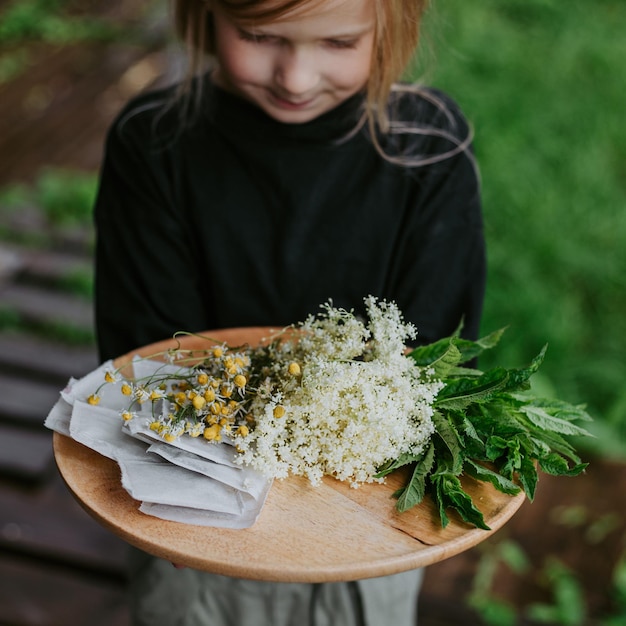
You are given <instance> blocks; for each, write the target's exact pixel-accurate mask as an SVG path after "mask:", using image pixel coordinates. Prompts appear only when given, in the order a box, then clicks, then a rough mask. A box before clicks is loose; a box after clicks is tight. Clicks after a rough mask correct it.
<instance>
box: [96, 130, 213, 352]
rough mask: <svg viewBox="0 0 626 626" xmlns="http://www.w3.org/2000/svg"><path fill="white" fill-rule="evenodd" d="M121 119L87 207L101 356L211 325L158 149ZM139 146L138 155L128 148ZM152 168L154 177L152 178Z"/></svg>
mask: <svg viewBox="0 0 626 626" xmlns="http://www.w3.org/2000/svg"><path fill="white" fill-rule="evenodd" d="M140 131H141V129H137V128H133V127H132V126H131V124H130V123H128V124H122V123H121V122H120V123H119V124H117V125H116V126H114V127H113V128H112V130H111V132H110V133H109V136H108V140H107V146H106V156H105V161H104V165H103V171H102V175H101V183H100V189H99V195H98V198H97V202H96V208H95V221H96V231H97V248H96V294H95V301H96V327H97V336H98V346H99V350H100V356H101V358H102V359H107V358H111V357H115V356H118V355H120V354H123V353H125V352H127V351H129V350H132V349H134V348H136V347H138V346H140V345H144V344H147V343H150V342H153V341H157V340H160V339H164V338H167V337H168V336H171V335H172V334H173V333H174V332H176V331H178V330H187V331H196V330H203V329H205V328H207V327H210V326H211V319H210V317H209V315H208V313H207V309H206V304H205V303H204V302H203V299H202V298H203V294H204V293H205V291H204V290H203V289H201V286H200V285H199V284H198V283H199V277H200V275H201V274H200V273H199V272H198V271H197V270H196V268H195V262H196V261H195V252H194V240H193V237H191V236H190V228H191V225H190V224H189V221H188V220H186V216H185V214H184V210H183V208H182V207H180V206H178V205H177V203H176V202H175V201H174V199H173V197H172V191H171V189H172V187H173V184H174V181H173V180H172V178H173V173H171V174H170V173H169V172H168V171H167V163H166V162H165V163H164V162H163V159H164V156H163V155H164V152H163V151H160V150H158V149H157V148H155V149H154V150H149V149H147V148H146V145H149V137H150V136H149V134H147V133H146V136H145V138H142V139H143V144H142V143H141V141H139V140H138V138H137V137H134V136H133V133H135V134H136V133H138V132H140ZM137 145H141V147H142V150H141V152H140V151H139V150H137V149H136V148H135V146H137ZM157 173H158V175H157Z"/></svg>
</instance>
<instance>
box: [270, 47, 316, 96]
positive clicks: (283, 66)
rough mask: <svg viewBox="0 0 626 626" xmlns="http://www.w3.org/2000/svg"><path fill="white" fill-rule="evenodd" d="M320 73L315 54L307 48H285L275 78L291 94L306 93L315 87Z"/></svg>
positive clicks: (277, 65)
mask: <svg viewBox="0 0 626 626" xmlns="http://www.w3.org/2000/svg"><path fill="white" fill-rule="evenodd" d="M319 78H320V74H319V71H318V68H317V67H316V64H315V60H314V58H313V55H311V54H307V51H305V50H297V49H295V50H285V51H284V52H283V54H282V55H281V57H280V59H278V62H277V64H276V68H275V76H274V79H275V81H276V83H277V84H278V85H279V86H280V87H281V89H283V91H285V92H286V93H288V94H290V95H294V96H297V95H304V94H306V93H308V92H310V91H311V90H312V89H314V88H315V87H316V86H317V84H318V82H319Z"/></svg>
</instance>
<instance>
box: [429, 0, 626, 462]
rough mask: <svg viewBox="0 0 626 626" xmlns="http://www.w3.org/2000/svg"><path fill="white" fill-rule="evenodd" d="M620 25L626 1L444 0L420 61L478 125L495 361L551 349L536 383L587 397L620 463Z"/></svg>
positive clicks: (623, 40)
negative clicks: (500, 331) (497, 336)
mask: <svg viewBox="0 0 626 626" xmlns="http://www.w3.org/2000/svg"><path fill="white" fill-rule="evenodd" d="M624 24H626V3H624V2H623V1H622V0H595V2H593V3H590V2H589V1H588V0H570V1H569V2H562V1H561V0H523V1H522V0H483V1H482V2H480V3H468V2H465V1H464V0H440V1H439V2H438V3H435V4H434V6H433V9H432V10H431V14H430V15H429V19H428V21H427V24H426V32H427V33H428V34H427V37H428V39H429V41H430V45H428V46H427V47H426V48H425V59H426V60H425V61H424V62H423V63H422V67H425V68H426V69H427V70H428V73H427V74H426V80H427V82H429V83H430V84H434V85H436V86H437V87H440V88H442V89H444V90H445V91H447V92H448V93H450V94H451V95H452V96H453V97H455V99H457V101H459V102H460V104H461V106H462V108H463V109H464V111H465V113H466V115H467V117H468V118H469V119H470V121H471V122H472V124H473V126H474V127H475V131H476V141H475V147H476V152H477V156H478V159H479V163H480V167H481V173H482V179H483V197H484V214H485V222H486V234H487V241H488V247H489V284H488V291H487V298H486V303H485V315H484V323H483V327H484V331H485V332H488V331H489V330H493V329H495V328H499V327H501V326H504V325H507V324H508V325H509V327H510V328H509V331H508V333H507V341H506V342H504V343H503V349H502V350H499V351H498V354H497V355H496V358H497V359H498V360H499V361H500V362H504V363H506V364H507V365H518V364H522V363H525V362H527V361H529V360H530V359H531V358H532V356H533V354H535V353H536V352H537V350H538V349H539V348H540V347H541V346H542V345H543V344H544V343H545V342H548V344H549V348H548V355H547V358H546V361H545V363H544V365H543V367H542V370H541V372H540V373H539V374H538V375H537V380H538V382H539V384H541V385H543V386H544V387H545V388H546V390H547V391H552V392H554V393H555V394H557V395H559V396H560V397H562V398H564V399H567V400H568V401H570V402H586V403H587V404H588V407H589V409H590V412H591V413H592V414H593V415H594V416H595V417H596V418H597V421H596V424H595V426H594V427H593V428H592V430H593V429H595V431H596V433H600V434H602V435H603V436H602V437H601V441H600V442H599V445H600V451H601V452H603V453H608V454H613V455H625V454H626V444H624V442H626V386H625V385H624V380H626V359H625V354H626V315H624V313H625V312H626V289H625V287H626V254H625V253H624V252H623V250H624V248H625V247H626V118H625V117H624V114H623V101H624V94H626V73H625V72H624V71H623V68H622V62H623V59H626V37H624V34H623V25H624ZM433 51H434V52H433ZM488 359H489V357H486V358H485V362H484V363H483V365H484V366H490V365H492V364H491V363H489V362H488Z"/></svg>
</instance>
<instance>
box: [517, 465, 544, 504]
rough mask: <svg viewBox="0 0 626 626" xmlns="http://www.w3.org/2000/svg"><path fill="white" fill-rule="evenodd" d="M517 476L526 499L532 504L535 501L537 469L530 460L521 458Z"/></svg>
mask: <svg viewBox="0 0 626 626" xmlns="http://www.w3.org/2000/svg"><path fill="white" fill-rule="evenodd" d="M517 476H518V478H519V481H520V483H521V485H522V489H523V490H524V493H525V494H526V497H527V498H528V499H529V500H530V501H531V502H532V501H533V500H534V499H535V490H536V489H537V481H538V479H539V476H538V474H537V468H536V467H535V464H534V463H533V461H532V460H531V459H529V458H528V457H522V462H521V464H520V468H519V470H518V472H517Z"/></svg>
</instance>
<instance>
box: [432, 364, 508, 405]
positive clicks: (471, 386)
mask: <svg viewBox="0 0 626 626" xmlns="http://www.w3.org/2000/svg"><path fill="white" fill-rule="evenodd" d="M507 379H508V372H507V370H505V369H504V368H501V367H496V368H493V369H491V370H489V371H488V372H486V373H484V374H483V375H482V376H479V377H478V378H459V379H454V380H451V381H449V382H448V383H447V384H446V386H445V387H444V388H443V389H442V390H441V391H440V392H439V394H438V395H437V399H436V400H435V406H437V407H445V408H447V409H463V408H465V407H467V405H469V404H471V403H473V402H485V401H486V400H488V399H489V398H491V397H493V395H494V394H495V393H496V392H497V391H499V390H500V389H502V388H503V387H504V386H505V384H506V382H507Z"/></svg>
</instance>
